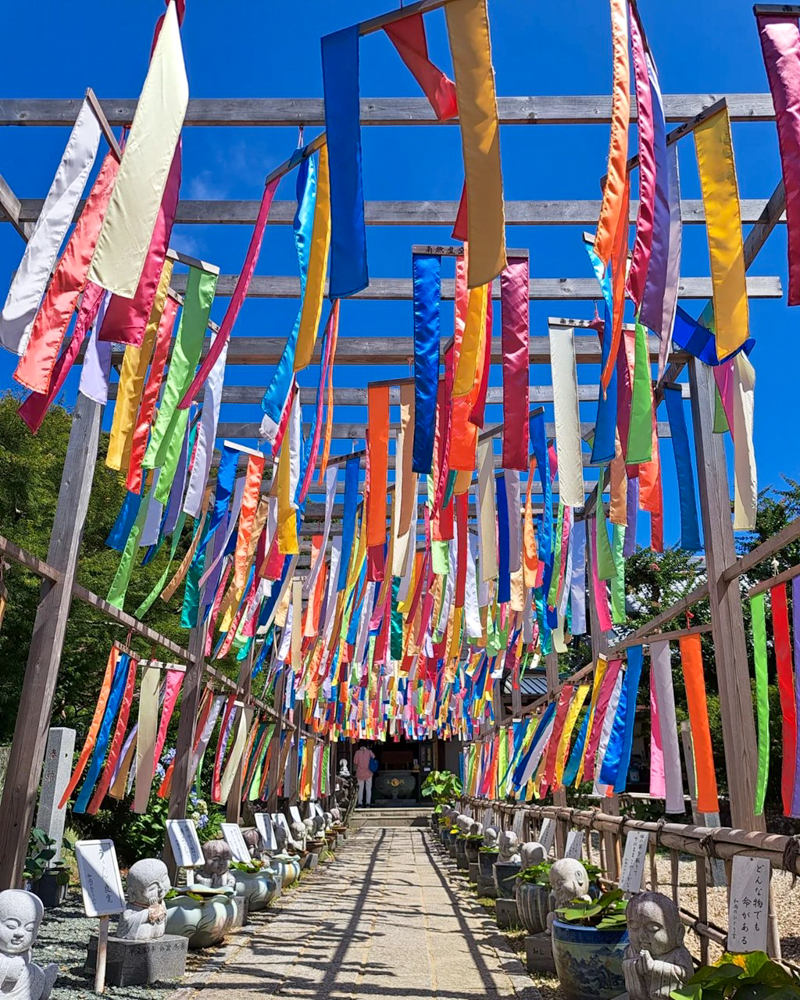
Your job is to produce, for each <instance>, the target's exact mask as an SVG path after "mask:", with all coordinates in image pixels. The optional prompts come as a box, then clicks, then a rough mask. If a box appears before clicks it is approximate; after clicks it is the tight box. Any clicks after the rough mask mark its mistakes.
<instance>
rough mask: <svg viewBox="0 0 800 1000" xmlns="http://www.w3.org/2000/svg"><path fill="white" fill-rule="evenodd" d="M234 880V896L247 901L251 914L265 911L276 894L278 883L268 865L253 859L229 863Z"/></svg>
mask: <svg viewBox="0 0 800 1000" xmlns="http://www.w3.org/2000/svg"><path fill="white" fill-rule="evenodd" d="M230 866H231V870H232V871H233V874H234V878H235V879H236V894H237V896H244V897H245V898H246V899H247V907H248V910H249V911H250V912H251V913H256V912H258V911H259V910H265V909H266V908H267V907H268V906H269V904H270V903H271V902H272V900H273V899H274V898H275V896H276V895H277V892H278V882H277V881H276V879H275V878H274V873H273V872H272V870H271V869H270V867H269V865H268V864H266V863H265V862H264V861H259V860H258V859H257V858H253V859H252V860H251V861H231V865H230Z"/></svg>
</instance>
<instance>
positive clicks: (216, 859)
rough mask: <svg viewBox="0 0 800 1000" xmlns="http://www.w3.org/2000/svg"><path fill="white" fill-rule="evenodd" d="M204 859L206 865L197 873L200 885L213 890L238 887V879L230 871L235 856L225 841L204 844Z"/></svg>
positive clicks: (209, 841)
mask: <svg viewBox="0 0 800 1000" xmlns="http://www.w3.org/2000/svg"><path fill="white" fill-rule="evenodd" d="M203 857H204V858H205V864H204V865H203V867H202V868H201V869H200V870H199V871H198V873H197V881H198V883H199V884H200V885H207V886H209V887H210V888H211V889H234V888H235V887H236V879H235V877H234V876H233V874H232V873H231V872H230V870H229V869H230V864H231V859H232V857H233V855H232V854H231V849H230V847H228V845H227V844H226V843H225V841H224V840H207V841H206V843H205V844H203Z"/></svg>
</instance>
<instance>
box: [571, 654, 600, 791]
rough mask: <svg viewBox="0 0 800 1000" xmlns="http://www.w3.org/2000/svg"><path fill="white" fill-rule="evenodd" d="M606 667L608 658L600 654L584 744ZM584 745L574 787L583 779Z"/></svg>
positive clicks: (595, 669) (595, 670)
mask: <svg viewBox="0 0 800 1000" xmlns="http://www.w3.org/2000/svg"><path fill="white" fill-rule="evenodd" d="M607 669H608V660H607V659H606V658H605V656H600V657H598V659H597V666H596V667H595V668H594V686H593V687H592V698H591V701H590V702H589V722H588V723H587V726H586V746H588V744H589V738H590V737H591V735H592V726H593V725H594V712H595V709H596V708H597V699H598V698H599V697H600V686H601V685H602V683H603V678H604V677H605V675H606V670H607ZM586 746H584V753H583V756H582V757H581V763H580V767H579V768H578V773H577V774H576V776H575V787H576V788H577V787H578V785H579V784H580V783H581V781H583V765H584V764H585V763H586Z"/></svg>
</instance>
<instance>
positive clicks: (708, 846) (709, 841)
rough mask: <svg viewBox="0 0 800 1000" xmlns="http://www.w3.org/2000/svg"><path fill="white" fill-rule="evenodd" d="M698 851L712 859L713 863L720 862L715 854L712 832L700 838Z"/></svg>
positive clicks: (715, 845) (715, 848)
mask: <svg viewBox="0 0 800 1000" xmlns="http://www.w3.org/2000/svg"><path fill="white" fill-rule="evenodd" d="M700 849H701V850H702V851H704V852H705V855H706V857H707V858H713V860H714V861H720V860H721V858H720V856H719V854H717V842H716V840H715V839H714V833H713V831H712V832H710V833H707V834H706V835H705V837H702V838H701V840H700Z"/></svg>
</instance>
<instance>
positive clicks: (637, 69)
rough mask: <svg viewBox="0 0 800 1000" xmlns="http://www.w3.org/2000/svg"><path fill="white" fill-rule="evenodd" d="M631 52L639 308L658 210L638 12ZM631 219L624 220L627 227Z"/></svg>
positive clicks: (633, 293) (634, 265) (632, 288)
mask: <svg viewBox="0 0 800 1000" xmlns="http://www.w3.org/2000/svg"><path fill="white" fill-rule="evenodd" d="M630 26H631V53H632V55H633V69H634V83H635V87H636V106H637V108H638V109H639V110H638V115H637V119H636V125H637V129H638V132H639V211H638V213H637V215H636V240H635V241H634V244H633V256H632V257H631V267H630V271H629V272H628V294H629V295H630V297H631V298H632V299H633V301H634V303H635V305H636V308H637V310H638V308H639V306H640V305H641V304H642V295H643V294H644V285H645V281H646V279H647V268H648V265H649V264H650V250H651V247H652V245H653V220H654V218H655V209H656V151H655V134H654V125H653V95H652V93H651V91H650V77H649V75H648V72H647V60H646V56H645V51H644V41H643V40H642V33H641V30H640V29H639V22H638V20H637V15H636V12H635V11H634V10H631V19H630ZM626 223H627V219H621V220H620V225H623V226H625V230H626V232H627V225H626Z"/></svg>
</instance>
